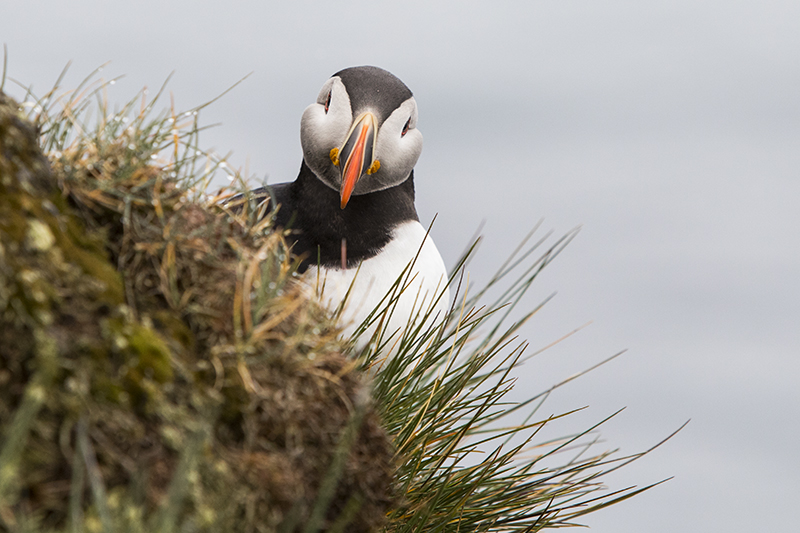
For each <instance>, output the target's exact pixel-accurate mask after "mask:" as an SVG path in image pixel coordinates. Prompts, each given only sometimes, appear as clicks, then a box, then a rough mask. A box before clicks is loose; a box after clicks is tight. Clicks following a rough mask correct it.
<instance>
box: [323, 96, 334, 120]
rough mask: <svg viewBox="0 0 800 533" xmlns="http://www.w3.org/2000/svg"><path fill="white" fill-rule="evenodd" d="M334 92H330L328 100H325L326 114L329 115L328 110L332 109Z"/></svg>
mask: <svg viewBox="0 0 800 533" xmlns="http://www.w3.org/2000/svg"><path fill="white" fill-rule="evenodd" d="M332 93H333V91H328V99H327V100H325V114H326V115H327V114H328V109H330V107H331V94H332Z"/></svg>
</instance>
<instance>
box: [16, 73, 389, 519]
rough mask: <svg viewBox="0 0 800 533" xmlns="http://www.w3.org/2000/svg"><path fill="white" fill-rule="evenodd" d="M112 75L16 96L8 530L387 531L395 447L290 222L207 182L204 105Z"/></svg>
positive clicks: (216, 165) (209, 160) (211, 161)
mask: <svg viewBox="0 0 800 533" xmlns="http://www.w3.org/2000/svg"><path fill="white" fill-rule="evenodd" d="M107 86H108V84H106V83H92V81H91V79H89V80H87V81H86V82H85V83H84V84H82V85H81V86H80V87H78V89H76V90H74V91H71V92H69V93H66V94H65V95H63V96H56V93H55V92H53V93H50V94H48V95H46V96H44V97H43V98H40V99H32V98H31V96H30V95H28V98H26V101H25V102H23V103H22V104H21V105H18V104H16V103H15V102H13V101H11V100H10V99H8V98H7V97H5V96H2V97H0V98H1V99H0V154H2V156H1V157H0V169H2V177H1V178H0V250H2V251H3V253H0V287H1V288H2V289H0V341H2V344H0V361H2V365H0V383H2V386H0V428H2V429H0V461H2V465H1V466H0V524H2V528H3V529H6V530H9V531H32V530H56V531H66V530H71V531H97V530H103V531H128V530H135V531H154V530H155V531H177V530H184V529H187V528H188V529H191V530H200V531H277V530H278V529H279V528H282V530H284V531H295V530H297V531H301V530H317V529H320V528H327V527H329V526H330V525H331V524H339V525H342V526H346V527H347V529H348V530H352V531H372V530H374V529H375V528H377V527H379V526H380V525H381V524H382V523H383V522H384V520H385V515H386V512H387V511H388V509H389V507H390V504H391V502H392V501H393V499H394V495H393V492H392V488H393V483H392V474H393V471H394V468H393V463H392V460H393V448H392V445H391V441H390V439H389V436H388V435H387V433H386V432H385V430H384V429H383V427H382V425H381V422H380V419H379V416H378V414H377V412H376V410H375V408H374V405H373V403H372V402H371V400H370V397H369V394H368V393H367V389H366V387H365V385H364V383H363V381H362V379H361V373H360V371H358V369H357V368H356V365H355V364H354V363H353V361H352V360H350V359H348V358H347V357H346V356H345V353H344V348H345V346H344V344H343V343H342V342H340V341H338V340H337V338H336V336H337V332H338V330H337V329H336V328H335V326H334V324H333V322H332V320H331V319H330V318H329V317H327V315H326V314H325V313H324V312H323V311H322V310H321V309H320V308H319V307H318V306H317V305H316V304H315V303H314V302H313V301H309V300H308V298H307V297H306V296H305V294H304V291H303V289H302V287H301V286H300V285H299V284H298V283H297V281H296V276H295V268H296V266H297V261H296V260H295V259H294V258H293V257H292V256H291V255H290V254H289V252H288V249H287V246H286V243H285V240H284V236H283V234H281V233H280V232H274V231H269V228H268V224H269V222H268V221H259V220H256V215H257V213H255V212H253V211H252V210H251V211H247V210H246V211H243V212H241V213H239V214H235V213H230V212H229V211H228V210H226V209H225V208H224V207H223V206H222V205H221V202H220V201H219V200H220V198H219V197H217V196H210V195H208V194H207V184H208V183H209V182H210V180H211V177H212V176H213V174H214V172H215V171H217V170H219V169H220V168H221V167H222V163H223V161H222V160H220V159H218V158H214V157H210V156H208V155H207V154H205V153H204V152H203V151H202V150H201V149H200V148H199V147H198V146H197V135H198V132H199V131H200V127H199V126H198V122H197V112H198V111H199V108H196V109H193V110H190V111H188V112H184V113H177V112H175V111H174V110H173V108H172V107H171V106H170V108H169V110H168V111H166V112H161V113H158V112H156V111H155V105H156V102H158V101H159V98H160V97H162V96H163V92H162V91H158V92H157V93H156V94H155V95H153V97H152V98H149V97H148V96H147V95H146V94H145V93H143V94H141V95H139V96H137V98H135V99H134V100H132V101H130V102H129V103H127V104H126V105H124V106H122V108H121V109H119V110H117V111H113V112H112V111H110V106H109V105H108V103H107V99H106V95H105V91H106V89H107ZM90 110H95V112H96V118H94V119H92V118H91V116H90ZM26 112H27V115H28V117H27V118H28V119H30V122H28V121H27V120H26V119H25V118H26V117H25V116H24V115H25V114H26ZM38 145H41V147H43V148H44V150H45V152H46V153H47V155H48V157H49V162H48V161H47V160H46V159H45V158H44V157H43V156H42V153H41V151H40V149H39V146H38Z"/></svg>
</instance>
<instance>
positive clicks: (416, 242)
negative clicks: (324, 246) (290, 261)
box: [306, 221, 450, 349]
mask: <svg viewBox="0 0 800 533" xmlns="http://www.w3.org/2000/svg"><path fill="white" fill-rule="evenodd" d="M425 234H426V231H425V228H423V227H422V225H421V224H420V223H419V222H417V221H411V222H406V223H403V224H401V225H400V226H398V227H397V228H395V230H394V233H393V236H392V240H391V241H389V243H388V244H387V245H386V246H385V247H384V248H383V250H381V251H380V253H378V255H376V256H374V257H371V258H369V259H366V260H365V261H363V262H362V263H361V265H360V267H357V268H349V269H344V270H343V269H340V268H325V267H323V268H320V269H318V268H317V267H316V266H314V267H311V268H309V269H308V271H307V274H306V280H307V282H308V283H309V284H310V285H311V287H312V288H313V289H314V291H315V294H317V296H318V297H319V299H320V301H321V302H322V304H323V305H324V306H325V307H327V308H328V309H330V310H331V311H332V312H336V311H338V308H339V306H340V305H341V304H342V301H343V300H344V299H345V297H347V301H346V302H345V304H344V307H343V309H342V312H341V315H340V319H339V320H340V324H341V325H343V326H344V332H343V334H344V335H347V336H349V335H352V334H353V332H354V331H355V330H356V329H357V328H358V326H359V325H361V323H362V322H363V321H364V320H365V319H366V318H367V317H368V316H369V315H370V313H372V312H373V310H375V309H376V308H378V307H379V306H380V309H381V310H386V309H387V308H388V309H389V312H391V316H390V317H389V318H388V322H386V323H385V324H384V326H383V332H384V334H383V339H384V340H385V339H389V338H390V336H391V337H392V339H391V342H390V345H391V343H392V342H394V341H396V340H398V339H399V338H400V336H401V335H402V334H403V332H404V331H406V329H407V328H408V327H409V326H410V325H413V324H416V325H417V326H418V325H419V324H420V322H421V321H422V320H423V317H424V316H425V315H426V314H428V313H429V311H430V313H429V318H428V321H427V322H428V323H432V322H433V321H434V320H442V319H443V318H444V316H445V313H446V312H447V309H448V306H449V303H450V293H449V290H448V289H447V271H446V270H445V267H444V261H442V256H441V255H439V250H437V249H436V245H435V244H434V243H433V240H432V239H431V238H430V237H427V238H426V235H425ZM418 254H419V255H418ZM415 258H416V259H415ZM412 262H413V264H412ZM409 265H410V269H408V267H409ZM404 270H406V272H405V273H404ZM401 276H402V282H401V283H402V284H397V281H398V279H400V277H401ZM396 284H397V285H396ZM398 286H399V287H400V288H402V292H400V288H393V287H398ZM348 291H349V294H348ZM390 292H391V293H392V294H394V295H399V296H395V298H392V297H391V294H390V296H389V297H387V294H389V293H390ZM440 296H441V297H440ZM387 316H388V313H387ZM377 327H378V323H377V321H376V323H373V324H372V326H370V327H369V329H367V330H366V331H365V332H364V333H363V334H361V335H360V336H359V339H358V341H357V342H356V347H357V348H358V349H361V348H363V347H364V346H366V344H367V343H368V342H369V340H370V339H371V338H372V336H373V334H374V333H375V331H376V328H377Z"/></svg>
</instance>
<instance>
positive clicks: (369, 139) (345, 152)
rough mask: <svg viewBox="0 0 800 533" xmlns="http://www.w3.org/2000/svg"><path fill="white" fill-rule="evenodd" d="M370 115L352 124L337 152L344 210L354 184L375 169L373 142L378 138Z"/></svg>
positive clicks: (340, 193)
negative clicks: (340, 167) (341, 163)
mask: <svg viewBox="0 0 800 533" xmlns="http://www.w3.org/2000/svg"><path fill="white" fill-rule="evenodd" d="M376 124H377V123H376V121H375V117H374V116H373V115H372V113H364V114H363V115H361V117H359V118H358V120H356V121H355V122H354V123H353V126H352V127H351V128H350V133H348V135H347V139H346V140H345V141H344V146H343V147H342V149H341V151H340V152H339V158H340V161H344V166H343V167H342V187H341V189H340V190H339V198H340V199H341V207H342V209H344V208H345V206H346V205H347V202H349V201H350V195H352V194H353V189H355V187H356V183H358V180H359V179H360V178H361V176H363V175H364V174H371V173H372V172H374V171H375V170H377V169H373V167H375V166H377V165H376V163H378V162H377V161H375V142H376V139H377V137H378V128H377V126H376Z"/></svg>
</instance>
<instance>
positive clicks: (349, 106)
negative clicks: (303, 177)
mask: <svg viewBox="0 0 800 533" xmlns="http://www.w3.org/2000/svg"><path fill="white" fill-rule="evenodd" d="M416 126H417V102H416V101H415V100H414V96H413V95H412V94H411V91H410V90H409V89H408V87H406V85H405V84H404V83H403V82H402V81H400V80H399V79H398V78H396V77H395V76H394V75H393V74H391V73H390V72H387V71H385V70H383V69H380V68H378V67H352V68H347V69H344V70H341V71H339V72H337V73H336V74H334V75H333V76H332V77H331V78H330V79H329V80H328V81H327V82H325V85H323V86H322V89H321V90H320V92H319V96H318V97H317V101H316V102H315V103H313V104H311V105H310V106H308V107H307V108H306V110H305V111H304V112H303V118H302V120H301V121H300V142H301V144H302V146H303V159H304V160H305V162H306V165H308V167H309V168H310V169H311V170H312V171H313V172H314V174H315V175H316V176H317V178H319V179H320V181H322V182H323V183H324V184H325V185H327V186H328V187H330V188H332V189H334V190H336V191H339V197H340V199H341V208H342V209H344V208H345V206H347V202H348V201H349V200H350V196H351V195H356V196H357V195H361V194H367V193H371V192H375V191H381V190H384V189H388V188H390V187H394V186H396V185H399V184H400V183H402V182H404V181H405V180H406V179H408V177H409V175H410V174H411V171H412V170H413V168H414V165H415V164H416V163H417V159H419V154H420V152H422V134H421V133H420V132H419V130H417V127H416Z"/></svg>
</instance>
